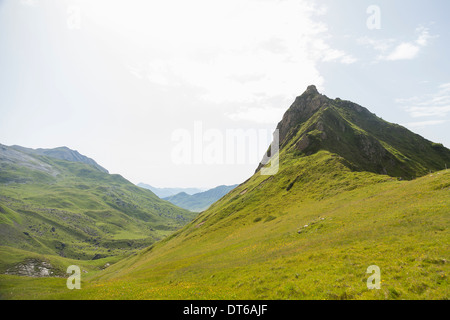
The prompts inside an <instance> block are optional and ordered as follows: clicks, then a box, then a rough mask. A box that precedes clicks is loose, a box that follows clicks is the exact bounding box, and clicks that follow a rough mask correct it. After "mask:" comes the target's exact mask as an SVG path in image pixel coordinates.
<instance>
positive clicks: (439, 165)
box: [0, 86, 450, 299]
mask: <svg viewBox="0 0 450 320" xmlns="http://www.w3.org/2000/svg"><path fill="white" fill-rule="evenodd" d="M277 129H278V130H279V137H280V150H279V153H278V154H277V155H272V156H278V157H279V170H278V172H277V173H276V174H275V175H271V176H266V175H261V173H260V169H261V168H262V167H263V165H262V164H261V165H260V166H259V167H258V168H257V169H256V172H255V174H254V175H253V176H251V177H250V178H249V179H247V180H246V181H245V182H243V183H241V184H240V185H238V186H237V187H235V188H234V189H232V190H231V191H229V192H228V193H227V194H226V195H225V196H223V197H222V198H221V199H220V200H218V201H217V202H215V203H213V204H212V205H211V206H210V207H209V208H208V209H207V210H205V211H203V212H201V213H200V214H198V215H197V214H196V215H195V216H193V215H192V213H189V212H188V211H187V210H183V209H179V208H177V207H175V206H174V205H172V204H170V203H168V202H166V201H163V200H160V199H158V198H157V197H156V196H155V195H154V194H153V193H151V192H150V191H147V190H144V189H141V188H138V187H136V186H130V185H129V184H128V183H127V182H126V181H124V179H123V178H121V177H120V176H115V175H107V174H105V173H103V172H100V171H99V170H98V169H95V168H92V167H90V169H88V168H89V167H88V165H86V164H84V163H73V162H66V161H63V160H56V159H51V158H49V157H45V156H33V157H31V156H30V155H28V154H27V155H25V158H24V159H21V160H20V161H19V160H17V158H20V157H19V155H17V154H15V153H14V152H17V151H16V150H10V149H9V148H7V147H4V148H3V147H2V148H3V149H2V150H3V154H6V155H4V156H3V158H4V159H6V160H2V163H1V165H2V171H1V172H2V175H1V176H0V182H1V183H2V194H1V195H2V198H1V200H2V202H1V203H2V217H4V223H3V224H2V226H3V228H4V230H7V231H8V232H10V233H11V234H12V235H14V236H16V237H18V235H19V234H20V232H21V231H24V230H26V228H27V227H28V228H29V229H30V230H32V232H33V233H30V232H28V231H27V232H28V233H29V234H28V235H26V236H27V237H28V236H29V235H31V236H32V238H33V239H37V240H39V241H40V243H43V244H45V246H46V247H48V248H52V246H53V249H52V250H53V252H55V251H56V250H60V247H61V246H59V247H56V248H55V242H52V241H51V240H50V235H51V232H52V231H51V229H50V231H48V228H49V227H50V224H49V223H48V222H47V220H45V219H41V220H39V221H36V222H33V221H31V222H29V221H30V220H27V219H30V217H32V216H35V215H36V216H41V215H42V214H41V213H40V212H41V211H40V210H38V208H40V207H39V206H43V204H44V203H45V204H46V206H49V204H52V206H51V208H52V209H53V210H56V211H52V210H48V213H49V214H50V216H51V215H52V214H55V215H56V216H57V217H60V216H62V217H67V218H70V217H72V216H73V215H71V214H69V213H66V211H64V212H60V211H58V210H61V209H59V208H60V207H63V208H64V210H67V212H69V210H72V211H73V212H74V214H77V217H84V215H87V216H88V217H89V218H90V219H94V217H95V219H96V221H95V225H96V228H98V229H99V231H98V232H100V231H103V232H104V233H108V232H109V233H112V235H116V237H117V235H123V231H122V229H121V228H119V227H118V226H117V225H116V224H115V223H114V222H115V219H116V214H117V215H119V214H120V217H121V218H125V216H127V217H129V218H130V220H132V221H135V222H136V224H131V222H130V224H124V225H125V226H128V227H127V228H126V230H127V234H129V233H132V234H133V235H136V234H137V235H142V234H144V230H143V229H142V228H151V229H149V230H150V231H157V232H155V233H154V239H155V240H157V239H156V238H157V236H158V235H160V233H161V232H162V231H164V230H167V233H165V234H166V235H168V237H165V238H164V239H162V240H160V241H157V242H154V243H153V244H151V245H150V246H149V247H147V248H145V249H144V250H141V251H139V252H138V253H136V254H133V255H130V256H128V257H127V258H125V259H122V260H120V261H118V262H117V263H115V264H113V265H112V266H110V267H108V268H106V269H105V270H104V271H102V272H99V273H97V274H94V275H93V276H92V277H90V278H88V280H87V281H86V282H85V283H84V289H83V290H78V291H77V290H73V291H70V292H68V290H67V289H65V288H64V286H63V283H64V279H61V281H60V282H61V287H60V288H59V287H58V286H57V285H56V281H57V280H54V282H53V280H52V281H51V280H47V279H43V280H42V281H41V282H39V288H40V289H39V290H41V292H45V294H44V293H43V296H45V297H49V298H74V299H124V298H128V299H365V298H369V299H427V298H432V299H448V286H449V283H448V278H447V276H448V261H449V257H450V253H449V251H448V245H447V243H448V238H449V227H450V221H449V215H448V212H449V211H448V210H449V208H450V172H449V171H448V170H445V169H446V167H447V166H448V165H449V164H450V150H449V149H447V148H445V147H444V146H442V145H441V144H439V143H434V142H431V141H428V140H427V139H424V138H423V137H420V136H419V135H417V134H415V133H413V132H411V131H409V130H407V129H406V128H404V127H402V126H400V125H396V124H392V123H389V122H387V121H385V120H383V119H380V118H378V117H377V116H375V115H374V114H372V113H371V112H369V111H368V110H367V109H366V108H364V107H362V106H359V105H358V104H356V103H353V102H350V101H345V100H341V99H339V98H336V99H330V98H328V97H326V96H324V95H322V94H320V93H319V92H318V91H317V89H316V87H315V86H309V87H308V88H307V90H306V91H305V92H304V93H303V94H302V95H300V96H299V97H297V98H296V99H295V101H294V103H293V104H292V105H291V107H290V108H289V109H288V110H287V111H286V113H285V114H284V116H283V118H282V119H281V121H280V122H279V124H278V126H277ZM22 157H23V156H22ZM30 157H31V158H30ZM270 165H271V164H267V165H266V166H267V167H268V166H270ZM4 169H7V170H4ZM66 169H70V170H69V171H66ZM58 173H62V175H61V174H59V175H58ZM94 173H95V174H94ZM61 176H63V177H67V179H63V180H61ZM75 176H76V177H75ZM58 177H60V178H58ZM80 178H81V179H82V182H77V186H79V188H78V190H80V191H77V193H78V192H81V193H82V196H83V198H81V199H80V198H79V197H74V193H75V191H74V190H73V189H72V188H73V186H74V181H79V180H78V179H80ZM75 179H76V180H75ZM103 180H104V182H102V183H99V182H97V181H103ZM69 181H70V183H69ZM69 185H70V188H69ZM111 185H114V186H116V189H115V188H111ZM43 190H45V191H43ZM50 191H51V193H49V192H50ZM55 193H56V194H55ZM43 195H44V197H43ZM138 195H139V198H136V197H138ZM93 197H94V198H93ZM142 198H146V199H147V202H145V206H144V205H143V204H142V203H143V202H141V201H142V200H141V199H142ZM93 199H95V200H96V202H98V203H99V204H95V205H94V204H92V203H91V202H90V201H88V200H93ZM100 199H101V201H100ZM5 201H6V202H5ZM53 204H54V205H53ZM91 205H92V206H93V207H95V208H96V206H97V205H100V206H102V207H101V208H100V209H89V211H87V212H85V211H86V210H87V207H89V206H91ZM108 207H109V208H108ZM81 208H82V209H81ZM107 208H108V209H107ZM111 208H112V209H111ZM31 209H32V210H31ZM152 209H153V210H152ZM29 211H32V212H33V214H31V213H29ZM148 211H150V213H148ZM83 212H84V213H83ZM83 214H84V215H83ZM122 214H123V215H122ZM111 216H112V217H111ZM109 217H111V219H108V218H109ZM20 219H23V221H26V223H24V222H21V221H20ZM46 219H47V218H46ZM55 219H56V218H55ZM58 219H59V218H58ZM102 219H106V223H112V224H113V225H114V226H113V225H111V226H110V225H109V224H108V225H107V226H104V229H102V228H103V225H102V223H104V221H103V220H102ZM164 219H165V221H164ZM190 219H192V220H190ZM64 221H65V220H64ZM70 221H77V220H76V219H72V220H70ZM127 221H128V220H127ZM188 221H190V222H188ZM44 222H45V224H44ZM57 222H58V223H59V225H58V227H57V228H56V229H57V230H59V229H60V228H62V229H63V230H65V232H66V233H67V234H69V233H70V232H71V231H72V229H71V227H70V224H69V225H67V224H64V223H63V222H62V221H59V220H58V221H57ZM183 222H184V223H187V222H188V223H187V224H186V225H185V226H184V227H182V228H181V229H178V230H177V231H175V232H171V231H172V230H174V229H175V227H176V226H180V225H181V224H182V223H183ZM39 223H41V224H43V225H44V226H45V228H44V227H41V225H39ZM164 223H170V224H171V226H172V228H169V229H164V228H163V225H164ZM4 225H7V226H6V227H5V226H4ZM30 226H31V228H30ZM79 228H81V227H79ZM16 230H18V231H17V232H16ZM66 230H67V231H66ZM81 230H83V229H81ZM74 231H75V230H74ZM2 232H3V231H2ZM78 232H79V233H80V232H81V231H78ZM84 232H88V231H87V230H84ZM169 233H170V235H169ZM20 236H21V237H22V238H21V239H18V242H19V243H26V244H27V247H26V249H31V248H33V246H34V245H33V243H31V242H30V240H26V239H28V238H26V239H25V238H24V236H25V235H24V236H22V235H20ZM88 236H90V237H92V235H85V236H84V237H88ZM109 236H110V235H109V234H105V235H104V237H105V239H108V241H111V240H112V239H113V238H114V237H112V239H111V238H109ZM46 237H48V238H46ZM82 238H83V237H82V236H80V239H79V240H78V242H77V243H76V244H79V243H81V242H82V241H83V240H81V239H82ZM56 240H58V241H61V240H60V238H57V239H56ZM2 241H7V239H6V238H5V239H2ZM26 241H28V242H26ZM107 244H108V246H106V243H105V245H104V248H105V249H106V248H109V246H111V245H112V242H107ZM7 245H8V246H12V244H8V243H7ZM34 247H36V248H39V246H34ZM86 248H87V249H88V250H89V252H91V253H93V252H94V250H96V249H94V248H92V247H88V246H86ZM78 250H79V251H77V254H81V252H82V251H83V250H84V248H80V249H78ZM7 252H9V251H7ZM49 252H50V253H51V252H52V251H49ZM68 252H69V251H68ZM12 256H13V253H11V252H9V254H8V255H7V257H8V259H9V260H13V259H12V258H11V257H12ZM18 260H19V259H16V260H14V262H15V263H17V262H18ZM12 264H13V262H11V261H10V262H9V263H8V265H9V268H11V267H10V266H11V265H12ZM2 265H5V263H3V264H2ZM371 265H377V266H379V267H380V269H381V270H382V277H383V280H384V281H383V285H382V286H381V289H380V290H368V288H367V284H366V283H367V277H368V276H367V274H366V270H367V268H368V267H369V266H371ZM0 266H1V265H0ZM4 269H5V267H4ZM58 283H59V282H58ZM6 286H8V288H10V289H8V291H6V290H2V289H1V288H2V287H6ZM15 287H17V288H21V287H23V282H21V280H20V279H17V278H13V277H8V276H0V293H1V294H3V295H4V296H5V297H6V298H14V297H22V298H26V297H30V294H31V293H30V292H31V291H28V292H27V291H26V290H25V291H20V290H19V289H17V290H15V289H11V288H15ZM28 290H30V289H28ZM34 290H37V289H36V288H34Z"/></svg>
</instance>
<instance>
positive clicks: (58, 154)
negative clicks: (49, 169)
mask: <svg viewBox="0 0 450 320" xmlns="http://www.w3.org/2000/svg"><path fill="white" fill-rule="evenodd" d="M11 148H13V149H15V150H18V151H22V152H24V153H28V154H34V155H41V156H48V157H52V158H56V159H60V160H67V161H73V162H81V163H86V164H88V165H90V166H92V167H94V168H96V169H98V170H99V171H101V172H105V173H108V170H106V169H105V168H103V167H102V166H100V165H99V164H98V163H97V162H95V161H94V160H93V159H91V158H88V157H86V156H84V155H82V154H80V153H79V152H78V151H76V150H71V149H69V148H67V147H59V148H54V149H42V148H39V149H31V148H25V147H21V146H17V145H14V146H11Z"/></svg>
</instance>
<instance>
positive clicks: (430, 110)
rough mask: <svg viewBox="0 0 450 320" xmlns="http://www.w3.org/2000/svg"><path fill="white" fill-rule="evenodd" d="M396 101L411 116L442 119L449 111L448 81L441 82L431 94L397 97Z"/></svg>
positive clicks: (449, 86) (449, 94) (449, 90)
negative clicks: (404, 97)
mask: <svg viewBox="0 0 450 320" xmlns="http://www.w3.org/2000/svg"><path fill="white" fill-rule="evenodd" d="M396 102H397V103H398V104H400V105H402V106H403V108H404V109H405V110H406V111H407V112H408V113H409V115H410V116H411V117H413V118H421V117H439V118H441V119H439V120H436V121H443V120H444V119H442V118H445V117H447V115H448V114H449V113H450V83H444V84H441V85H440V86H439V87H438V90H437V92H435V93H433V94H428V95H424V96H414V97H411V98H406V99H397V100H396ZM430 121H434V120H430ZM435 124H436V123H435Z"/></svg>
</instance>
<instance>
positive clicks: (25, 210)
mask: <svg viewBox="0 0 450 320" xmlns="http://www.w3.org/2000/svg"><path fill="white" fill-rule="evenodd" d="M0 187H1V189H0V245H1V246H2V247H3V248H17V249H20V250H23V251H25V252H33V253H36V254H44V255H58V256H61V257H67V258H71V259H81V260H90V259H99V258H102V257H112V256H117V255H122V254H125V253H127V252H129V251H130V250H132V249H136V248H140V247H143V246H147V245H149V244H151V243H153V242H155V241H157V240H160V239H162V238H163V237H165V236H167V235H169V234H170V233H171V232H173V230H175V229H177V228H179V227H181V226H182V225H184V224H186V223H187V222H188V221H189V220H191V219H192V218H193V217H194V214H193V213H191V212H189V211H187V210H184V209H181V208H178V207H176V206H174V205H172V204H171V203H169V202H167V201H164V200H161V199H159V198H158V197H157V196H156V195H154V194H153V193H152V192H151V191H149V190H146V189H142V188H139V187H136V186H135V185H133V184H132V183H130V182H129V181H127V180H126V179H124V178H123V177H121V176H120V175H111V174H108V173H105V172H103V170H101V169H99V168H97V167H96V166H93V165H90V164H85V163H82V162H72V161H65V160H60V159H57V158H53V157H50V156H40V155H36V154H30V153H23V152H21V151H18V149H16V148H10V147H6V146H0ZM1 258H2V259H3V258H4V255H2V257H1ZM9 267H12V266H11V265H9ZM7 268H8V266H6V265H3V270H0V271H2V273H3V272H5V271H6V269H7Z"/></svg>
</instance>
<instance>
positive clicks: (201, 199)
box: [163, 184, 237, 212]
mask: <svg viewBox="0 0 450 320" xmlns="http://www.w3.org/2000/svg"><path fill="white" fill-rule="evenodd" d="M236 187H237V184H236V185H232V186H218V187H215V188H213V189H209V190H207V191H204V192H199V193H195V194H193V195H189V194H187V193H186V192H180V193H178V194H176V195H174V196H170V197H166V198H163V199H164V200H167V201H169V202H171V203H173V204H174V205H176V206H178V207H181V208H184V209H187V210H190V211H194V212H201V211H204V210H206V209H208V207H209V206H210V205H212V204H213V203H214V202H216V201H217V200H219V199H220V198H222V197H223V196H224V195H226V194H227V193H228V192H230V191H231V190H233V189H234V188H236Z"/></svg>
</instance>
